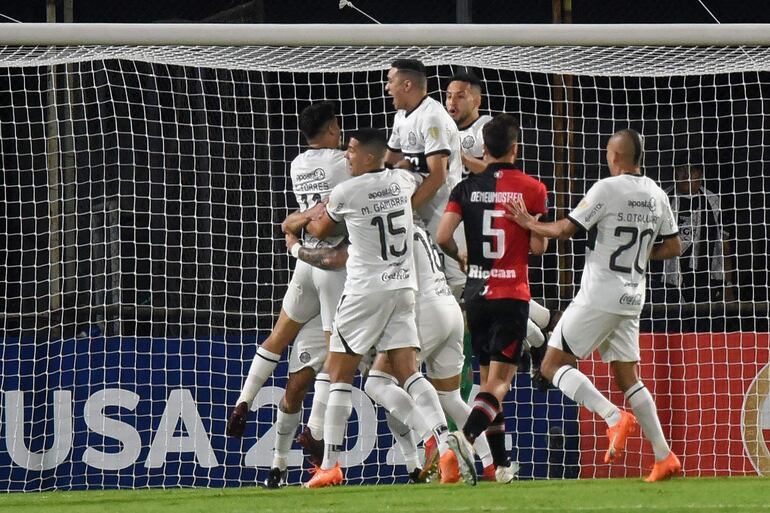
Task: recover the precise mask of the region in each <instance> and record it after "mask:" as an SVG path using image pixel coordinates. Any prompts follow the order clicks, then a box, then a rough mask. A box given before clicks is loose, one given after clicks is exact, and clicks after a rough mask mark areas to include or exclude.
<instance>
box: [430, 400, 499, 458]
mask: <svg viewBox="0 0 770 513" xmlns="http://www.w3.org/2000/svg"><path fill="white" fill-rule="evenodd" d="M436 393H437V394H438V400H439V402H440V403H441V407H442V408H443V409H444V412H445V413H446V414H447V415H448V416H449V418H451V419H452V420H453V421H454V423H455V424H457V426H459V427H461V428H462V426H463V425H465V421H466V420H468V416H469V415H470V414H471V407H470V405H469V404H467V403H466V402H465V401H463V398H462V396H461V395H460V389H459V388H456V389H454V390H452V391H450V392H444V391H440V390H436ZM473 448H474V449H476V454H478V455H479V458H481V463H482V464H483V465H484V466H485V467H487V466H489V465H491V464H492V463H493V459H492V451H490V449H489V442H487V436H486V435H485V434H484V433H481V434H480V435H479V436H478V437H477V438H476V441H475V442H473Z"/></svg>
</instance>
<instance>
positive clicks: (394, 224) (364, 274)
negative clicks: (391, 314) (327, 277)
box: [326, 169, 418, 295]
mask: <svg viewBox="0 0 770 513" xmlns="http://www.w3.org/2000/svg"><path fill="white" fill-rule="evenodd" d="M417 183H418V179H417V177H415V176H414V175H413V173H411V172H409V171H406V170H404V169H382V170H379V171H371V172H369V173H365V174H363V175H360V176H355V177H353V178H351V179H350V180H347V181H346V182H343V183H341V184H339V185H337V186H336V187H335V188H334V189H333V190H332V193H331V195H330V196H329V203H328V204H327V205H326V211H327V213H328V214H329V217H330V218H331V219H332V220H333V221H335V222H338V223H339V222H342V221H345V223H346V225H347V229H348V237H349V239H350V246H349V247H348V261H347V264H346V269H347V272H348V275H347V279H346V281H345V292H344V294H346V295H347V294H366V293H369V292H375V291H383V290H398V289H404V288H406V289H412V290H417V280H416V278H415V270H414V258H413V249H412V248H413V244H414V243H413V240H414V222H413V220H412V194H414V191H415V189H416V188H417Z"/></svg>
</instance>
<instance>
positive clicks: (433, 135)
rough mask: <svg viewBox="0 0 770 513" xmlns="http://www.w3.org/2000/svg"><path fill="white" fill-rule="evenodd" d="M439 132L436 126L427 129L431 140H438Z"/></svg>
mask: <svg viewBox="0 0 770 513" xmlns="http://www.w3.org/2000/svg"><path fill="white" fill-rule="evenodd" d="M438 134H439V130H438V127H437V126H432V127H430V128H428V137H430V138H431V139H438Z"/></svg>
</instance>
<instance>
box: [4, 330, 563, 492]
mask: <svg viewBox="0 0 770 513" xmlns="http://www.w3.org/2000/svg"><path fill="white" fill-rule="evenodd" d="M256 347H257V339H256V337H245V336H234V337H232V338H226V339H224V338H220V339H209V340H191V339H182V340H179V339H163V338H140V337H108V338H102V337H94V338H82V339H69V340H55V341H43V342H41V341H36V340H35V339H34V338H22V339H11V338H6V339H4V340H3V344H2V347H1V348H0V356H2V358H0V391H1V393H2V401H1V402H0V404H1V405H2V422H1V427H2V433H1V436H0V490H8V491H28V490H47V489H64V490H68V489H86V488H89V489H91V488H92V489H102V488H139V487H176V486H206V487H223V486H250V485H253V484H254V483H255V482H256V481H258V480H263V479H265V477H266V474H267V470H268V469H269V466H270V464H271V461H272V456H273V455H272V452H273V451H272V449H273V440H274V434H273V422H274V418H275V411H276V405H277V404H278V402H279V401H280V399H281V396H282V394H283V387H284V385H285V383H286V374H287V365H286V362H285V360H284V361H282V362H281V364H280V365H279V367H278V368H277V370H276V373H275V377H274V378H271V379H270V380H268V382H267V383H266V384H265V387H263V389H262V390H261V391H260V393H259V394H258V396H257V398H256V400H255V402H254V405H253V408H252V409H253V410H256V411H255V412H252V414H251V417H250V418H249V423H248V426H247V430H246V434H245V436H244V438H243V439H242V440H235V439H228V438H226V437H225V434H224V433H225V425H226V419H227V415H228V413H229V411H230V409H231V408H232V406H233V404H234V402H235V401H236V399H237V397H238V393H239V390H240V387H241V384H242V380H243V376H244V375H245V374H246V372H247V371H248V367H249V365H250V363H251V359H252V357H253V356H254V353H255V350H256ZM359 379H360V378H359ZM356 384H357V385H360V382H358V379H357V382H356ZM310 401H311V397H310V396H309V397H308V398H307V399H306V403H305V405H306V408H305V412H304V417H305V419H306V418H307V415H308V412H309V406H310ZM563 401H564V400H563V397H562V395H561V393H559V392H558V391H555V390H550V391H549V392H548V393H541V392H538V391H534V390H533V389H532V388H531V386H530V382H529V376H528V375H527V374H526V373H522V372H520V373H519V374H518V376H517V378H516V382H515V383H514V386H513V391H512V392H511V394H510V396H509V400H508V401H507V402H506V403H505V408H506V415H507V417H508V424H507V428H508V432H509V433H512V436H511V439H510V447H511V457H512V458H513V459H514V460H517V461H519V463H520V464H521V471H520V477H521V478H545V477H549V476H550V477H577V468H578V466H577V465H578V452H577V447H578V425H577V407H576V406H575V405H574V404H573V403H571V402H570V401H566V403H567V404H563ZM347 443H348V446H347V447H348V451H347V453H346V454H345V456H344V458H343V461H342V464H343V466H345V467H346V470H345V475H346V479H347V482H348V483H351V484H355V483H393V482H405V481H406V471H405V468H404V467H403V465H401V464H400V463H401V462H402V461H403V460H402V458H401V455H400V454H399V451H398V448H397V447H394V446H393V439H392V437H391V435H390V433H389V431H388V428H387V425H386V423H385V420H384V414H383V412H382V411H380V410H378V409H377V408H376V407H375V406H374V404H373V403H372V402H371V400H370V399H369V398H368V397H366V395H365V394H364V393H363V392H361V391H360V390H355V394H354V410H353V414H352V415H351V418H350V422H349V426H348V442H347ZM549 446H550V447H549ZM289 464H290V473H289V481H290V482H293V483H298V482H300V481H306V480H307V479H308V476H307V474H306V473H305V470H303V465H305V466H306V465H307V464H306V463H305V462H304V461H303V457H302V454H301V451H300V448H299V447H298V446H296V445H295V446H294V447H293V450H292V454H291V456H290V459H289ZM559 473H561V474H559Z"/></svg>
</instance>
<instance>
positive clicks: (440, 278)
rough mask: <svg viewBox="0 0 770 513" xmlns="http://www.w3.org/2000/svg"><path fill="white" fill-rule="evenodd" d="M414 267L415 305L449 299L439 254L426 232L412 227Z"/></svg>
mask: <svg viewBox="0 0 770 513" xmlns="http://www.w3.org/2000/svg"><path fill="white" fill-rule="evenodd" d="M414 267H415V269H416V271H417V289H418V294H417V303H418V304H419V303H422V302H425V301H430V300H433V299H436V298H451V299H452V300H454V296H452V290H451V289H450V288H449V285H448V284H447V281H446V276H444V268H443V266H442V265H441V254H440V253H439V250H438V248H437V247H436V245H435V243H434V242H433V239H431V237H430V235H429V234H428V232H426V231H425V229H423V228H422V227H420V226H418V225H417V224H415V225H414Z"/></svg>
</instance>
